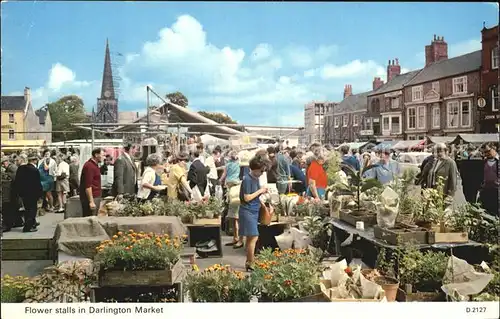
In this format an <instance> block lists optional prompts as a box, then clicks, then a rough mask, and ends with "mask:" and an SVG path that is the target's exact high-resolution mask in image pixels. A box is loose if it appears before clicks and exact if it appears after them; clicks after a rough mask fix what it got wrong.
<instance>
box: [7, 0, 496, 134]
mask: <svg viewBox="0 0 500 319" xmlns="http://www.w3.org/2000/svg"><path fill="white" fill-rule="evenodd" d="M1 14H2V29H1V35H2V95H11V94H19V92H22V90H23V88H24V87H25V86H28V87H30V88H31V89H32V95H33V99H34V107H35V108H38V107H41V106H42V105H44V103H46V102H48V101H54V100H56V99H57V98H59V97H61V96H64V95H66V94H78V95H80V96H82V97H83V99H84V101H85V104H86V107H87V108H88V109H91V108H92V106H94V105H95V104H96V100H97V97H98V96H99V94H100V82H101V77H102V69H103V63H104V49H105V43H106V38H109V41H110V46H111V51H112V58H114V61H113V62H114V63H115V73H117V74H119V75H120V77H121V82H120V90H121V92H120V96H119V100H120V101H119V107H120V110H134V111H141V112H142V111H145V106H146V90H145V86H146V85H152V87H153V88H154V90H155V91H157V92H159V93H162V94H166V93H168V92H171V91H176V90H179V91H181V92H183V93H184V94H185V95H186V96H187V97H188V99H189V101H190V107H191V108H193V109H195V110H207V111H221V112H224V113H227V114H229V115H230V116H232V117H233V118H235V119H236V120H238V121H239V122H240V123H245V124H273V125H299V124H302V123H303V107H304V104H305V103H306V102H308V101H311V100H332V101H340V100H341V98H342V92H343V88H344V85H345V84H351V85H352V87H353V91H354V93H361V92H365V91H369V90H370V89H371V86H372V80H373V77H375V76H380V77H382V78H383V79H385V76H386V75H385V74H386V65H387V61H388V60H389V59H394V58H399V61H400V64H401V65H402V68H403V71H405V70H414V69H418V68H420V67H422V66H423V63H424V56H423V51H424V46H425V45H427V44H429V43H430V41H431V39H432V38H433V35H434V34H436V35H439V36H444V38H445V40H446V41H447V43H448V52H449V55H450V57H452V56H457V55H460V54H464V53H468V52H471V51H474V50H478V49H480V48H481V43H480V36H481V33H480V31H481V28H482V25H483V21H485V22H486V25H487V26H489V27H491V26H493V25H496V24H498V6H497V5H496V4H495V3H479V2H476V3H337V2H336V3H326V2H325V3H308V2H301V3H300V2H297V3H283V2H281V3H280V2H275V3H269V2H257V3H243V2H241V3H237V2H235V3H223V2H220V3H209V2H205V3H203V2H196V3H187V2H168V3H167V2H146V1H137V2H73V3H72V2H70V1H64V2H36V1H35V2H12V1H11V2H7V3H5V2H2V12H1ZM118 53H120V55H121V56H120V55H119V54H118Z"/></svg>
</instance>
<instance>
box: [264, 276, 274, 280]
mask: <svg viewBox="0 0 500 319" xmlns="http://www.w3.org/2000/svg"><path fill="white" fill-rule="evenodd" d="M264 279H266V280H270V279H273V275H265V276H264Z"/></svg>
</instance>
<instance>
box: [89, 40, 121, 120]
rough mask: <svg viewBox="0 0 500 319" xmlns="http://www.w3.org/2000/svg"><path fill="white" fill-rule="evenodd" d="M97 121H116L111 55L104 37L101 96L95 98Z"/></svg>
mask: <svg viewBox="0 0 500 319" xmlns="http://www.w3.org/2000/svg"><path fill="white" fill-rule="evenodd" d="M94 121H95V122H97V123H117V122H118V99H117V98H116V94H115V87H114V84H113V70H112V68H111V55H110V53H109V42H108V40H107V39H106V53H105V57H104V71H103V74H102V87H101V97H100V98H97V112H96V114H95V117H94Z"/></svg>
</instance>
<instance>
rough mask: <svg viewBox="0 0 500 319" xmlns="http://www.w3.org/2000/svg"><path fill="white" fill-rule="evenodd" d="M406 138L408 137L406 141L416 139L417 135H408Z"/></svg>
mask: <svg viewBox="0 0 500 319" xmlns="http://www.w3.org/2000/svg"><path fill="white" fill-rule="evenodd" d="M407 138H408V141H414V140H416V139H417V137H416V136H415V135H408V136H407Z"/></svg>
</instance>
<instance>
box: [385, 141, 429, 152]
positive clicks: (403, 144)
mask: <svg viewBox="0 0 500 319" xmlns="http://www.w3.org/2000/svg"><path fill="white" fill-rule="evenodd" d="M423 144H424V140H421V141H419V140H409V141H399V142H397V143H396V144H394V145H393V146H392V148H393V149H395V150H400V151H406V150H411V149H412V148H413V147H416V146H419V145H423Z"/></svg>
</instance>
